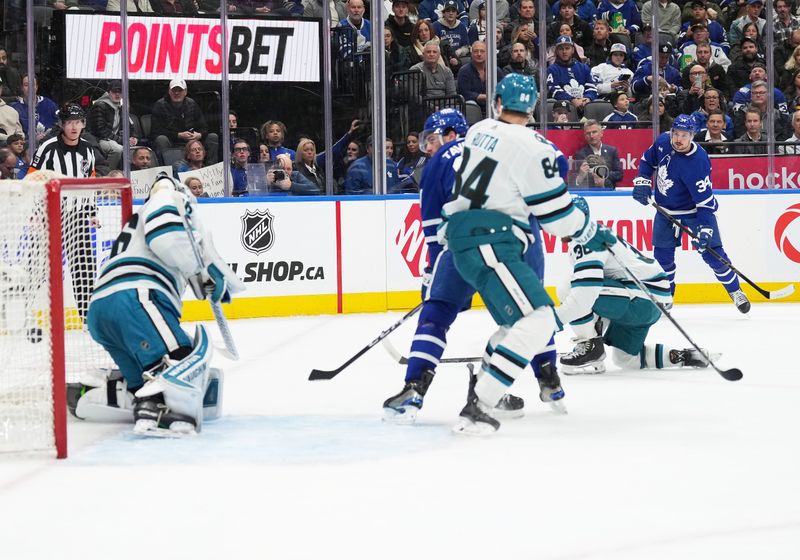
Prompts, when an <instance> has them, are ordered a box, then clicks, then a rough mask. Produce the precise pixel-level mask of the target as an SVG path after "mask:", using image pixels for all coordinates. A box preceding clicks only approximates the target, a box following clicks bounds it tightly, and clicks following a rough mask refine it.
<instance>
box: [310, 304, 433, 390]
mask: <svg viewBox="0 0 800 560" xmlns="http://www.w3.org/2000/svg"><path fill="white" fill-rule="evenodd" d="M420 309H422V304H421V303H420V304H419V305H418V306H416V307H415V308H414V309H412V310H411V311H409V312H408V313H406V314H405V315H403V316H402V317H401V318H400V319H399V320H398V321H397V322H396V323H395V324H394V325H392V326H391V327H389V328H388V329H386V330H385V331H383V332H381V334H379V335H378V336H377V338H376V339H375V340H373V341H372V342H370V343H369V344H367V345H366V346H364V348H362V349H361V350H359V351H358V352H356V353H355V354H353V355H352V356H351V357H350V359H348V360H347V361H346V362H345V363H343V364H342V365H340V366H339V367H338V368H336V369H332V370H324V369H312V370H311V374H310V375H309V376H308V380H309V381H320V380H327V379H333V378H334V377H336V376H337V375H339V374H340V373H341V372H342V370H343V369H344V368H346V367H347V366H349V365H350V364H352V363H353V362H355V361H356V360H357V359H359V358H360V357H361V356H363V355H364V354H366V352H367V350H369V349H370V348H372V347H373V346H375V345H376V344H378V343H379V342H380V341H381V340H383V339H385V338H386V337H387V336H389V334H390V333H391V332H392V331H394V330H395V329H397V327H399V326H400V325H402V324H403V323H405V322H406V320H408V319H409V318H410V317H412V316H413V315H414V314H416V313H417V312H418V311H419V310H420Z"/></svg>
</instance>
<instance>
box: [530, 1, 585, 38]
mask: <svg viewBox="0 0 800 560" xmlns="http://www.w3.org/2000/svg"><path fill="white" fill-rule="evenodd" d="M527 2H530V3H531V4H533V0H521V1H520V10H522V6H523V3H527ZM575 10H576V2H575V0H562V1H561V2H560V3H559V8H558V16H557V17H556V21H554V22H553V23H551V24H550V25H548V26H547V43H548V44H551V45H552V44H553V43H554V42H555V40H556V39H557V38H558V36H559V35H563V34H564V33H563V32H562V30H561V26H562V25H564V24H566V25H568V26H569V27H570V29H571V31H572V40H573V41H575V45H576V47H581V48H584V47H588V46H589V44H590V43H591V42H592V29H591V28H590V27H589V24H588V23H587V22H588V21H589V20H583V19H581V18H580V15H578V14H577V13H576V11H575ZM592 16H594V14H592Z"/></svg>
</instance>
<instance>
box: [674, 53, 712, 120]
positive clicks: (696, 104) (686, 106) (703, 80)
mask: <svg viewBox="0 0 800 560" xmlns="http://www.w3.org/2000/svg"><path fill="white" fill-rule="evenodd" d="M689 83H690V84H691V87H689V88H688V89H682V90H681V91H679V92H678V93H677V96H676V103H677V105H678V113H679V114H681V115H691V114H692V113H694V112H695V111H697V110H699V109H700V107H701V106H702V104H703V96H704V95H705V93H706V88H708V87H711V84H709V80H708V74H706V69H705V68H703V66H702V65H700V64H692V65H691V66H690V67H689Z"/></svg>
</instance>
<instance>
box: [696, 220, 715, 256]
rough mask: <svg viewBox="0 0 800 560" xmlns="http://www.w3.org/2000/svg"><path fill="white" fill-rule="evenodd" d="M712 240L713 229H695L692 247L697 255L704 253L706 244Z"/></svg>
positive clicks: (703, 227) (705, 227)
mask: <svg viewBox="0 0 800 560" xmlns="http://www.w3.org/2000/svg"><path fill="white" fill-rule="evenodd" d="M713 238H714V228H711V227H709V226H700V227H699V228H698V229H697V239H693V240H692V246H693V247H694V248H695V249H697V252H698V253H701V254H702V253H704V252H705V250H706V249H708V244H709V243H711V240H712V239H713Z"/></svg>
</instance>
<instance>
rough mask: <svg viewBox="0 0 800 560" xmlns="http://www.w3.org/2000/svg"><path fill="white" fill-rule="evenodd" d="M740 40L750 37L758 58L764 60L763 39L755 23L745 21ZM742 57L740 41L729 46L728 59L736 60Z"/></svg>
mask: <svg viewBox="0 0 800 560" xmlns="http://www.w3.org/2000/svg"><path fill="white" fill-rule="evenodd" d="M742 35H743V36H742V41H743V40H745V39H750V40H751V41H753V43H755V45H756V53H757V54H758V58H759V59H760V60H765V56H766V49H765V47H764V40H763V38H762V37H761V35H760V34H759V32H758V27H757V26H756V24H755V23H746V24H745V25H744V29H743V31H742ZM741 57H742V42H741V41H739V42H738V43H735V44H734V45H733V47H732V48H731V54H730V57H729V58H730V59H731V60H738V59H739V58H741Z"/></svg>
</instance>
